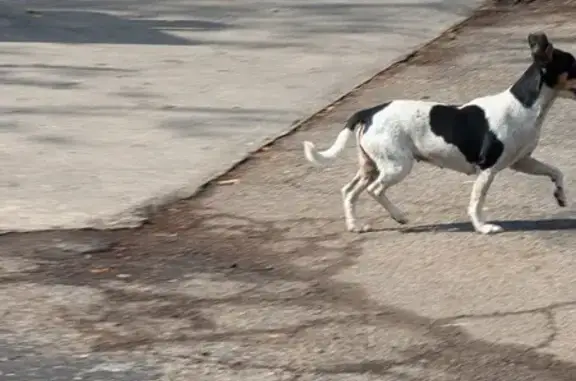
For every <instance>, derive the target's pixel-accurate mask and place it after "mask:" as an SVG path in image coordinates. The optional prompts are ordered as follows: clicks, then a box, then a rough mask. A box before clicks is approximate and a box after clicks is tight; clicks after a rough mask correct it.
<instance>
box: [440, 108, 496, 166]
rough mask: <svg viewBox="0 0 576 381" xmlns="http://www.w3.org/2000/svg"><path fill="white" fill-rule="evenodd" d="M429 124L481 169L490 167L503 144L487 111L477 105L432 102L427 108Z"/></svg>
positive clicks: (494, 162)
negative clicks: (490, 121) (489, 123)
mask: <svg viewBox="0 0 576 381" xmlns="http://www.w3.org/2000/svg"><path fill="white" fill-rule="evenodd" d="M430 127H431V129H432V132H433V133H434V134H435V135H437V136H440V137H441V138H442V139H444V141H445V142H446V143H449V144H452V145H454V146H456V147H457V148H458V150H459V151H460V152H462V155H464V157H465V158H466V160H467V161H468V162H469V163H472V164H476V165H478V167H479V168H480V169H486V168H490V167H492V166H493V165H494V164H496V162H497V161H498V159H499V158H500V155H502V152H503V151H504V143H502V142H501V141H500V140H498V138H497V137H496V135H495V134H494V133H493V132H492V131H490V129H489V126H488V120H487V119H486V114H485V113H484V110H482V109H481V108H480V107H478V106H473V105H470V106H466V107H462V108H458V107H457V106H451V105H435V106H433V107H432V109H431V110H430Z"/></svg>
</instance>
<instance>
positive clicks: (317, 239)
mask: <svg viewBox="0 0 576 381" xmlns="http://www.w3.org/2000/svg"><path fill="white" fill-rule="evenodd" d="M331 223H336V221H330V220H321V219H302V218H301V219H294V220H285V219H282V220H276V221H272V220H259V219H256V218H248V217H243V216H239V215H233V214H225V213H219V212H217V211H215V210H211V209H209V208H205V207H203V206H202V205H201V204H200V203H196V202H195V203H191V204H188V205H187V204H186V203H180V204H178V205H174V206H173V207H171V208H170V210H169V211H167V212H166V214H163V215H162V216H160V217H157V218H155V219H154V221H153V222H152V223H151V224H150V225H148V226H147V227H146V228H144V229H139V230H137V231H134V232H132V233H130V232H116V233H113V232H108V233H95V232H61V233H43V234H25V235H6V236H3V237H0V248H1V249H2V250H1V252H2V256H3V257H6V256H13V257H17V258H22V259H27V260H32V261H34V262H35V263H36V264H37V266H38V267H37V268H36V269H35V270H33V271H28V272H26V271H24V272H19V273H12V274H8V275H2V276H1V277H0V283H1V284H2V285H4V286H10V287H17V286H18V284H19V283H25V284H30V283H33V284H36V285H38V286H40V287H41V286H42V285H45V286H50V285H67V286H76V287H94V288H97V289H98V290H100V291H101V292H102V293H103V295H105V300H104V301H103V302H101V303H95V304H94V305H93V308H92V309H91V310H90V311H89V315H85V317H81V313H80V312H79V311H78V309H77V308H75V307H74V306H68V307H65V306H61V308H60V311H59V312H58V314H57V316H55V318H57V319H61V321H64V322H66V324H67V326H69V327H74V328H75V329H76V330H78V331H79V332H80V334H81V335H82V337H84V339H85V340H88V342H89V343H90V345H91V347H92V350H93V351H94V352H110V351H116V350H129V351H130V350H136V349H138V350H146V349H152V348H157V346H160V347H165V346H168V347H169V346H170V345H179V344H182V345H185V346H186V347H187V348H189V349H188V355H189V356H192V357H194V356H197V355H199V354H198V351H199V350H200V349H201V348H206V346H208V345H217V344H218V345H225V344H226V343H229V344H233V345H241V348H242V351H243V352H242V360H241V361H236V360H234V356H232V357H231V358H232V360H230V358H228V360H226V358H223V359H221V358H218V357H214V356H218V355H217V354H213V353H212V352H211V351H210V350H206V349H202V354H201V356H203V357H204V358H206V359H207V361H218V362H219V363H220V364H222V365H228V366H230V367H232V368H233V369H239V368H240V369H242V368H247V369H250V368H256V369H270V370H274V369H282V370H285V371H289V372H293V373H296V374H298V373H301V372H313V373H316V374H348V375H353V374H364V373H366V372H371V373H373V374H376V375H386V376H397V377H401V378H400V379H410V380H412V381H429V377H428V376H423V375H419V373H417V372H416V371H414V372H412V371H408V369H414V370H418V372H423V373H422V374H427V373H426V372H432V373H434V374H439V373H440V374H444V375H446V376H447V377H449V378H450V379H451V378H457V379H458V380H462V381H494V380H495V379H498V380H499V381H518V380H528V379H538V380H539V381H571V380H573V379H574V377H575V376H576V366H575V365H574V364H572V363H570V362H564V361H560V360H558V359H556V358H555V357H554V356H552V355H548V354H542V353H539V352H537V349H541V348H544V347H546V346H547V345H549V344H550V342H551V341H552V340H553V338H554V336H553V335H552V336H551V337H550V339H547V340H546V341H545V342H543V343H541V344H539V345H538V346H537V347H528V346H523V345H513V344H496V343H493V342H486V341H483V340H478V339H473V338H471V337H470V336H468V334H467V333H466V331H465V330H464V329H462V328H460V327H459V326H457V325H453V324H450V323H451V322H453V321H455V320H457V319H460V318H462V317H463V316H455V317H452V318H445V319H442V320H441V321H434V320H431V319H428V318H426V317H423V316H419V315H417V314H415V313H414V312H412V311H408V310H405V309H401V308H397V307H394V306H387V305H378V304H377V303H375V302H374V301H373V300H370V299H369V298H368V297H367V296H366V294H365V293H364V291H363V290H362V288H360V287H358V286H357V285H354V284H347V283H343V282H339V281H335V280H334V279H333V276H334V275H336V274H338V273H339V272H340V271H342V270H343V269H345V268H347V267H349V266H351V265H353V264H355V263H356V258H357V257H358V256H359V255H361V249H360V245H361V244H362V243H363V240H364V238H357V236H355V238H350V237H348V238H344V237H343V236H342V235H341V234H338V233H334V232H331V231H330V229H326V226H327V224H331ZM295 226H299V227H302V226H304V227H305V229H303V230H301V231H305V232H306V233H305V234H304V235H302V234H298V233H297V232H296V231H295V230H294V227H295ZM338 226H339V225H338ZM334 245H336V246H337V247H338V256H337V257H332V259H329V260H326V261H324V262H322V263H321V265H317V266H312V265H309V266H305V265H303V266H296V265H294V261H296V260H299V259H300V260H301V259H307V260H312V261H313V260H314V259H315V258H319V257H320V258H321V257H323V256H325V255H327V254H328V253H330V252H332V253H333V249H330V246H334ZM291 248H292V249H291ZM96 270H97V271H96ZM120 274H126V276H125V277H119V276H118V275H120ZM206 277H209V278H210V279H212V280H215V281H221V282H229V281H238V282H241V284H244V283H245V284H249V285H250V286H249V287H245V288H242V287H236V288H235V289H233V290H231V291H230V290H229V293H228V294H222V295H220V296H217V297H214V296H212V297H203V296H201V295H197V296H193V295H189V294H186V293H185V292H183V291H182V289H181V288H179V284H184V283H185V281H186V280H188V281H189V280H195V279H206ZM111 282H112V283H111ZM118 282H120V284H118ZM113 283H116V286H112V284H113ZM294 283H297V284H303V285H304V286H302V287H293V286H290V285H292V284H294ZM274 285H276V286H274ZM278 285H280V286H278ZM155 287H158V288H155ZM171 287H172V289H170V288H171ZM187 287H191V286H187ZM203 287H205V286H202V285H201V284H200V283H197V285H196V288H192V290H193V291H194V290H195V291H197V292H198V291H199V292H200V293H202V289H203ZM573 303H574V302H573V301H568V302H565V303H560V304H559V303H556V304H551V305H550V306H545V307H542V308H539V309H538V310H535V311H512V312H506V311H500V312H498V313H494V314H487V315H478V316H475V315H472V316H466V318H475V317H478V318H490V317H497V316H506V315H507V314H521V313H552V311H553V310H554V309H555V308H559V307H562V306H567V305H572V304H573ZM270 306H276V307H277V308H278V307H282V308H286V309H287V310H288V311H290V310H292V309H293V308H296V307H298V306H299V307H303V308H308V309H310V310H311V311H317V310H320V311H322V313H321V316H314V313H312V315H310V316H309V317H308V318H307V319H305V320H304V321H298V320H297V321H293V320H290V318H289V317H287V318H285V320H283V319H279V320H278V321H277V322H276V324H275V325H278V327H271V328H265V327H262V328H246V329H238V330H234V329H227V328H222V327H219V326H218V324H216V322H215V321H214V320H213V319H212V318H211V317H210V316H208V315H206V313H205V311H206V310H207V309H208V310H209V309H211V308H218V307H225V308H226V309H230V308H232V309H240V310H243V309H247V310H248V311H253V309H254V308H257V309H261V311H262V314H263V316H266V308H269V307H270ZM352 310H353V311H355V312H354V313H352V312H350V311H352ZM217 311H218V309H217ZM246 319H249V317H246ZM167 321H168V322H173V325H170V324H167V323H166V322H167ZM351 329H352V330H358V332H363V331H362V329H368V332H374V331H373V330H376V332H377V331H378V330H391V329H402V330H407V332H409V335H410V336H411V337H412V336H413V337H414V338H416V339H415V340H416V341H419V340H422V342H423V343H421V344H417V345H413V346H405V345H401V346H400V347H398V348H396V349H393V353H395V354H394V359H390V358H381V359H374V354H375V353H377V352H378V351H379V350H380V348H370V347H366V345H365V342H364V340H365V339H359V340H358V341H355V339H352V341H351V342H343V343H342V345H341V346H333V347H332V348H331V349H330V351H328V352H327V353H326V354H323V352H322V351H316V350H315V349H314V345H312V346H311V347H308V346H306V345H311V344H310V342H308V340H311V339H310V338H309V335H310V334H316V335H318V334H319V335H321V337H327V338H329V337H332V336H333V335H341V334H342V333H343V332H346V331H347V330H351ZM318 332H320V333H318ZM317 337H318V336H317ZM305 343H307V344H305ZM426 343H428V344H426ZM391 345H392V346H393V345H395V343H391ZM270 346H271V347H270ZM294 346H296V348H299V349H298V350H295V352H292V350H294V349H293V348H294ZM261 347H266V348H277V349H276V351H277V352H270V353H268V355H267V356H268V357H267V358H266V361H265V362H263V361H262V360H263V359H261V358H258V357H252V356H251V355H250V353H252V352H253V351H254V350H255V349H256V348H261ZM304 348H309V349H304ZM341 348H352V350H353V351H355V353H356V354H358V353H361V354H362V353H365V357H366V358H367V360H365V361H359V362H350V361H347V360H345V359H346V358H347V356H346V353H348V352H346V351H344V352H340V351H341V350H342V349H341ZM392 348H394V347H392ZM364 351H366V352H364ZM291 356H297V357H294V361H296V360H297V359H298V360H301V359H306V360H307V361H310V365H308V366H306V367H304V368H302V367H298V368H296V367H294V368H293V367H291V366H287V365H284V362H283V359H285V358H292V357H291ZM398 357H400V358H401V360H398ZM264 364H265V365H264ZM415 372H416V373H415Z"/></svg>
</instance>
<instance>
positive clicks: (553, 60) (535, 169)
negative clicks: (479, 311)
mask: <svg viewBox="0 0 576 381" xmlns="http://www.w3.org/2000/svg"><path fill="white" fill-rule="evenodd" d="M528 43H529V45H530V48H531V50H532V58H533V62H532V64H531V65H530V67H529V68H528V69H527V70H526V71H525V72H524V74H522V76H521V77H520V79H518V80H517V81H516V83H514V85H512V86H511V87H510V88H508V89H506V90H505V91H503V92H501V93H498V94H494V95H489V96H484V97H481V98H476V99H474V100H472V101H470V102H469V103H466V104H464V105H461V106H454V105H446V104H442V103H437V102H428V101H418V100H395V101H392V102H388V103H384V104H381V105H378V106H375V107H372V108H369V109H365V110H361V111H358V112H356V113H355V114H353V115H352V116H351V117H350V119H349V120H348V122H347V123H346V127H345V128H344V129H343V130H342V131H341V132H340V134H339V135H338V137H337V139H336V141H335V142H334V144H333V145H332V147H330V148H329V149H327V150H325V151H321V152H319V151H318V150H317V149H316V148H315V146H314V144H313V143H311V142H308V141H306V142H304V153H305V156H306V158H307V160H309V161H310V162H312V163H315V164H322V163H324V162H326V161H328V159H332V158H334V157H336V156H337V155H338V154H339V153H340V152H341V151H342V150H343V149H344V146H345V144H346V141H347V140H348V138H349V137H350V136H351V135H352V134H353V133H354V132H355V131H356V138H357V142H358V156H359V161H360V169H359V171H358V173H357V174H356V176H355V177H354V179H353V180H352V181H351V182H350V183H349V184H347V185H345V186H344V187H343V188H342V197H343V201H344V213H345V216H346V225H347V228H348V230H350V231H353V232H364V231H367V230H369V229H370V228H369V227H368V226H359V225H358V224H357V222H356V213H355V204H356V201H357V199H358V196H359V195H360V194H361V193H362V192H363V191H364V190H365V189H366V190H367V192H368V193H369V194H370V195H371V196H372V197H373V198H374V199H376V200H377V201H378V202H379V203H380V204H381V205H382V206H383V207H384V208H385V209H386V210H387V211H388V213H390V216H391V217H392V218H393V219H394V220H396V221H397V222H399V223H401V224H405V223H407V222H408V220H407V218H406V216H405V214H404V213H403V212H402V211H401V210H399V209H398V208H397V207H396V206H394V205H393V204H392V203H391V202H390V200H389V199H388V198H387V197H386V190H387V189H388V188H390V187H391V186H393V185H395V184H398V183H399V182H401V181H402V180H403V179H404V178H405V177H406V176H407V175H408V174H409V173H410V170H411V169H412V166H413V164H414V161H415V160H416V161H423V162H428V163H430V164H432V165H435V166H437V167H441V168H448V169H452V170H454V171H458V172H461V173H465V174H467V175H474V174H477V175H478V177H477V179H476V181H475V182H474V186H473V190H472V194H471V198H470V204H469V207H468V215H469V217H470V219H471V221H472V224H473V225H474V229H475V230H476V231H477V232H479V233H482V234H490V233H497V232H500V231H502V228H501V227H500V226H498V225H493V224H488V223H486V222H485V220H484V218H483V216H482V209H483V204H484V201H485V199H486V194H487V192H488V188H489V187H490V184H491V183H492V181H493V180H494V177H495V176H496V174H497V173H498V172H500V171H501V170H503V169H505V168H512V169H513V170H516V171H519V172H523V173H527V174H531V175H536V176H547V177H549V178H550V179H551V180H552V182H553V183H554V185H555V189H554V197H555V198H556V201H557V202H558V205H560V206H566V203H567V200H566V195H565V193H564V182H563V174H562V172H561V171H560V170H559V169H558V168H556V167H554V166H552V165H549V164H546V163H543V162H541V161H539V160H537V159H535V158H533V157H532V152H533V151H534V149H535V148H536V146H537V144H538V140H539V136H540V130H541V126H542V122H543V121H544V118H545V117H546V114H547V112H548V110H550V107H551V106H552V104H553V103H554V100H555V99H556V98H557V97H562V98H569V99H573V100H576V60H575V59H574V56H573V55H572V54H570V53H567V52H564V51H562V50H560V49H556V48H554V47H553V46H552V44H551V43H550V42H549V41H548V38H547V37H546V34H544V33H531V34H530V35H529V36H528ZM358 126H360V128H357V127H358Z"/></svg>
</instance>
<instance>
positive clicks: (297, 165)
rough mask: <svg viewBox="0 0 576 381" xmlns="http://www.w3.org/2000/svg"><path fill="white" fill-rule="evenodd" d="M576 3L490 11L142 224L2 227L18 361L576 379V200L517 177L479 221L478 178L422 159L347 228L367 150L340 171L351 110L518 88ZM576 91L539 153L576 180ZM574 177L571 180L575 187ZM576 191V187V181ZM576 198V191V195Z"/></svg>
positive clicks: (561, 39) (204, 374)
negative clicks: (344, 201) (390, 208)
mask: <svg viewBox="0 0 576 381" xmlns="http://www.w3.org/2000/svg"><path fill="white" fill-rule="evenodd" d="M575 16H576V2H575V1H552V0H549V1H546V2H544V1H538V0H535V1H532V2H530V5H522V4H521V5H516V6H513V7H510V8H508V7H497V8H487V9H485V10H484V11H481V12H479V13H478V14H477V15H476V17H474V18H473V19H471V20H470V21H469V22H467V23H466V24H465V25H463V26H462V27H461V28H459V29H457V30H455V31H452V32H450V33H447V34H446V35H445V36H444V37H443V38H441V39H440V40H438V41H436V42H435V43H434V44H433V45H431V46H429V47H427V48H425V49H424V50H423V51H421V52H419V53H418V54H416V55H415V56H414V57H412V58H411V59H410V60H409V61H408V62H405V63H403V64H401V65H398V66H397V67H395V68H394V69H392V70H390V71H388V72H386V73H384V74H382V75H381V76H379V77H377V78H375V79H374V80H373V81H371V82H370V83H368V84H367V85H365V86H363V87H362V88H360V89H358V90H356V91H355V92H354V93H352V94H351V95H350V96H349V97H347V98H346V99H344V100H343V101H341V102H339V103H338V104H336V105H334V106H333V107H330V108H329V109H327V110H326V111H325V112H323V113H321V114H320V115H318V116H317V117H315V118H314V119H312V120H311V121H309V123H307V124H306V125H305V126H303V127H302V129H301V130H300V131H298V132H297V133H295V134H293V135H291V136H289V137H286V138H284V139H282V140H280V141H278V142H276V143H275V144H273V145H271V146H268V147H265V148H264V149H262V150H261V151H260V152H258V153H257V154H255V155H254V156H253V157H252V158H251V159H250V160H248V161H247V162H245V163H244V164H242V165H240V166H239V167H237V168H236V169H235V170H233V171H232V172H230V173H228V174H227V175H226V176H225V177H223V178H221V179H219V180H217V181H215V182H214V183H213V184H211V185H209V186H207V187H206V189H205V191H204V192H203V193H202V194H201V195H200V196H199V197H197V198H194V199H192V200H188V201H182V202H179V203H177V204H174V205H171V206H170V207H167V208H166V209H165V210H163V211H161V213H158V215H157V216H155V217H154V218H153V219H152V220H151V221H150V223H148V224H147V225H145V226H144V227H142V228H139V229H135V230H125V231H115V232H112V231H109V232H97V231H66V232H45V233H30V234H8V235H4V236H2V237H1V238H0V252H1V256H0V287H2V288H3V292H1V293H0V298H1V300H0V315H1V316H2V329H1V331H0V374H2V376H3V377H4V379H10V378H6V376H8V377H10V376H11V377H12V378H13V379H18V380H22V381H25V380H48V379H49V380H139V381H146V380H171V381H180V380H187V381H188V380H202V381H212V380H214V381H216V380H218V381H228V380H230V381H236V380H247V381H260V380H282V381H292V380H302V381H312V380H313V381H340V380H342V381H343V380H347V381H368V380H370V381H372V380H384V381H392V380H410V381H425V380H426V381H453V380H459V381H460V380H461V381H473V380H474V381H494V380H498V381H517V380H522V381H530V380H535V381H536V380H538V381H568V380H570V381H572V380H575V379H576V364H575V361H576V355H575V346H576V344H575V343H576V318H575V314H574V312H575V310H576V280H575V279H576V278H575V277H574V273H575V272H576V262H575V261H574V254H575V250H574V247H576V246H575V244H576V235H575V234H574V229H576V219H575V217H576V212H575V209H574V207H573V206H570V207H568V208H564V209H559V208H558V207H557V206H556V205H555V202H554V199H553V196H552V185H551V184H550V183H549V182H548V181H545V180H543V179H541V178H540V179H539V178H534V177H529V176H526V175H521V174H516V173H513V172H511V171H508V172H506V173H503V174H501V175H500V176H499V177H498V178H497V180H496V182H495V184H494V185H493V187H492V189H491V191H490V193H489V196H488V203H487V215H488V217H489V218H490V219H491V220H496V221H499V222H500V223H501V224H502V225H503V226H504V227H505V228H506V232H504V233H503V234H500V235H496V236H489V237H487V236H480V235H477V234H475V233H473V232H472V229H471V226H470V224H469V223H468V220H467V216H466V205H467V202H468V197H469V192H470V189H471V186H472V184H471V181H472V180H473V178H471V177H466V176H463V175H460V174H457V173H452V172H448V171H443V170H440V169H436V168H432V167H429V166H425V165H421V166H419V167H417V168H416V170H415V171H414V172H413V174H412V175H411V176H410V177H409V178H408V179H407V180H406V181H405V182H403V183H402V184H400V185H398V186H397V187H395V188H393V189H392V190H391V192H390V198H391V199H392V200H393V201H394V202H395V203H396V204H397V205H398V206H401V207H402V208H403V209H404V210H406V211H407V212H408V214H409V216H410V217H411V222H410V224H409V225H408V226H405V227H400V226H398V225H396V224H395V223H394V222H393V221H392V220H391V219H390V218H388V217H387V215H386V214H385V212H384V211H383V210H382V209H381V208H380V207H379V206H377V205H376V204H375V203H374V202H373V201H372V200H371V199H369V198H368V197H363V198H362V202H361V204H360V208H359V211H360V215H361V216H362V219H364V220H366V221H367V222H370V223H371V224H372V225H373V226H374V227H376V228H377V231H376V232H373V233H368V234H363V235H356V234H351V233H347V232H345V229H344V220H343V216H342V209H341V202H340V192H339V189H340V187H341V186H342V185H343V184H344V183H346V182H347V181H348V180H349V178H350V177H351V176H352V175H353V174H354V169H355V160H354V147H353V145H352V144H350V147H349V148H348V149H347V152H346V154H345V155H343V157H342V158H341V159H340V160H338V161H337V162H335V163H334V165H333V166H332V167H329V168H326V169H324V170H319V169H317V168H312V167H311V166H310V165H309V164H308V163H307V162H306V161H305V160H304V158H303V154H302V149H301V142H302V141H303V140H312V141H314V142H315V143H317V144H318V145H319V146H326V145H328V144H330V143H331V142H332V141H333V139H334V138H335V136H336V134H337V133H338V131H339V130H340V128H341V127H342V125H343V122H344V121H345V119H346V118H347V117H348V116H349V115H350V113H351V112H353V111H354V110H356V109H358V108H359V107H366V106H368V105H370V104H374V103H377V102H381V101H383V100H386V99H392V98H400V97H402V98H426V99H430V98H433V99H438V100H442V101H446V102H464V101H466V100H468V99H471V98H473V97H476V96H478V95H481V94H487V93H490V92H495V91H500V90H502V89H503V88H505V87H507V86H508V85H510V84H511V83H512V82H513V81H514V80H515V79H516V77H518V76H519V75H520V74H521V73H522V70H523V69H524V68H525V67H527V65H528V64H529V49H528V46H527V43H526V36H527V34H528V33H529V32H531V31H534V30H545V31H546V32H547V33H548V35H549V37H550V40H551V41H552V42H553V43H555V44H556V45H557V46H558V47H560V48H562V49H566V50H569V51H572V52H575V53H576V43H575V42H574V39H573V37H572V36H573V35H574V32H575V31H576V24H574V23H573V20H574V17H575ZM575 117H576V104H575V103H571V102H569V101H564V100H560V101H558V103H556V104H555V105H554V107H553V109H552V111H551V112H550V114H549V116H548V119H547V122H546V123H545V126H544V131H543V136H542V140H541V144H540V146H539V148H538V150H537V152H536V154H535V155H536V156H537V157H539V158H541V159H543V160H545V161H549V162H551V163H554V164H555V165H557V166H559V167H560V168H562V169H563V170H564V172H565V174H566V177H567V188H568V190H569V192H570V189H572V190H573V189H574V188H575V185H576V184H575V183H574V180H573V179H574V178H576V166H575V165H574V162H573V157H574V155H573V150H574V148H575V147H576V130H575V129H574V127H573V126H574V123H573V120H574V118H575ZM572 193H573V192H570V193H569V194H570V195H571V194H572ZM574 194H576V193H574ZM571 205H572V204H571Z"/></svg>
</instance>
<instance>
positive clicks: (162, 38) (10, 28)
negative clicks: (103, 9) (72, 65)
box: [0, 10, 230, 45]
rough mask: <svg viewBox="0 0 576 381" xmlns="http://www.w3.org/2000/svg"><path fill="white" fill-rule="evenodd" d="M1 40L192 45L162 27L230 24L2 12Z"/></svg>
mask: <svg viewBox="0 0 576 381" xmlns="http://www.w3.org/2000/svg"><path fill="white" fill-rule="evenodd" d="M4 18H5V19H6V20H7V22H6V24H5V25H4V26H2V27H1V28H0V32H1V33H0V41H4V42H53V43H68V44H82V43H83V44H146V45H194V44H196V43H195V42H194V41H191V40H188V39H185V38H181V37H178V36H176V35H172V34H169V33H165V32H163V30H222V29H226V28H229V27H230V26H229V25H227V24H224V23H219V22H211V21H203V20H171V21H167V20H146V19H127V18H121V17H118V16H115V15H112V14H108V13H99V12H89V11H56V10H54V11H52V10H43V11H38V12H25V13H24V12H23V13H13V14H11V15H8V16H4Z"/></svg>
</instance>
